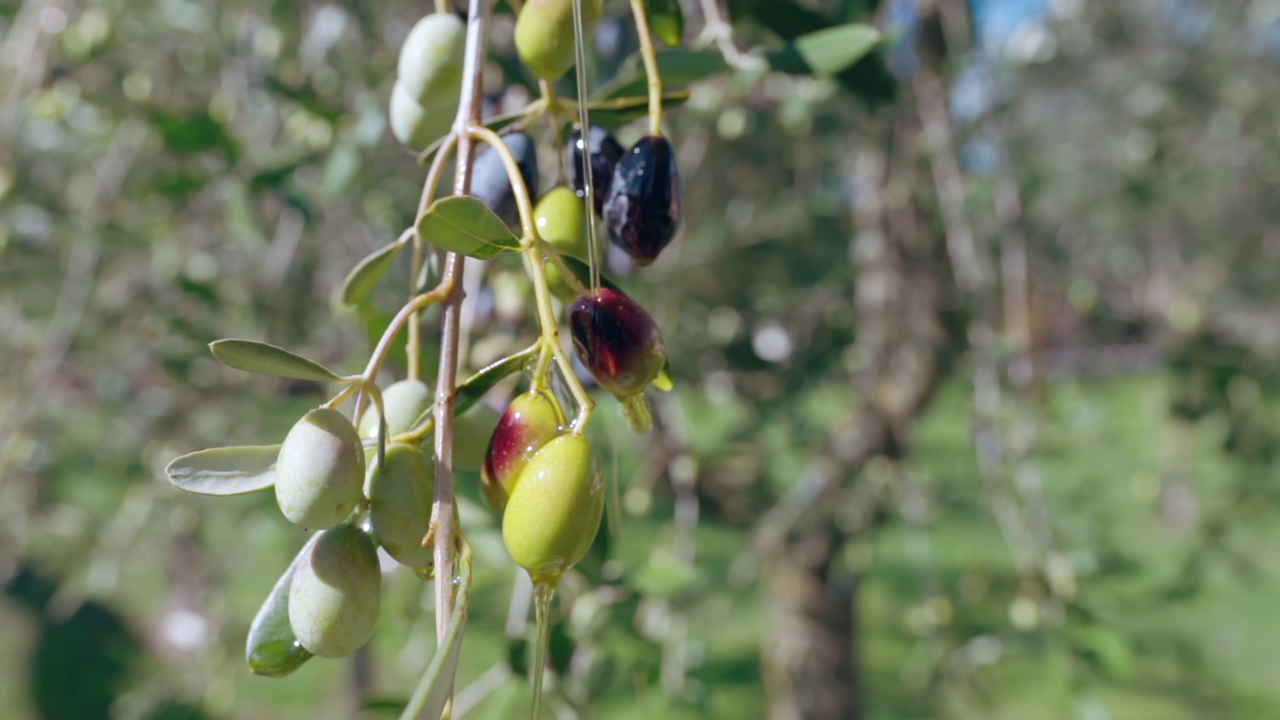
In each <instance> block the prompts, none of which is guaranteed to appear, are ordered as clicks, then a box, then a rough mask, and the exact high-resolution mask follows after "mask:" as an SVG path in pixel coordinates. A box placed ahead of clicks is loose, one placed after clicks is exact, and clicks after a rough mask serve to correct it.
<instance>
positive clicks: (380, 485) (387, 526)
mask: <svg viewBox="0 0 1280 720" xmlns="http://www.w3.org/2000/svg"><path fill="white" fill-rule="evenodd" d="M435 488H436V478H435V468H434V467H432V465H431V461H430V460H429V459H427V456H426V455H424V454H423V453H422V451H421V450H419V449H417V448H415V447H412V446H410V445H404V444H401V443H393V444H391V445H388V446H387V453H386V458H385V459H384V460H383V464H382V465H381V466H378V465H377V464H376V462H375V464H374V466H373V468H372V469H371V470H370V471H369V522H370V523H371V524H372V527H373V534H374V535H375V536H376V537H377V538H378V544H379V545H381V546H382V549H383V550H386V551H387V554H388V555H390V556H391V557H392V558H394V559H395V560H396V562H398V563H400V564H401V565H407V566H408V567H411V568H425V567H430V566H431V547H430V546H427V547H422V538H423V537H424V536H425V535H426V534H427V530H428V529H429V528H430V527H431V503H432V500H433V499H434V498H435Z"/></svg>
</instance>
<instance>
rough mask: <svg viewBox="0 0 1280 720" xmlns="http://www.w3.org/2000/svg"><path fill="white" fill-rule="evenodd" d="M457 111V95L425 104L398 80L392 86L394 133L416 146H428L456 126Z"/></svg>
mask: <svg viewBox="0 0 1280 720" xmlns="http://www.w3.org/2000/svg"><path fill="white" fill-rule="evenodd" d="M457 114H458V98H457V97H456V96H455V97H454V98H453V99H452V100H450V101H447V102H444V103H442V104H439V105H433V106H429V107H423V106H422V105H420V104H419V103H418V101H417V100H414V99H413V97H412V96H411V95H409V93H408V91H406V90H405V89H404V88H402V87H400V83H396V85H395V87H394V88H392V89H391V108H390V115H391V134H392V135H395V136H396V140H399V141H400V142H401V143H402V144H404V145H408V146H409V147H411V148H413V149H414V150H425V149H426V148H427V147H428V146H429V145H431V143H433V142H435V141H436V140H439V139H440V138H441V137H442V136H444V134H445V133H447V132H449V128H450V127H452V126H453V119H454V117H455V116H456V115H457Z"/></svg>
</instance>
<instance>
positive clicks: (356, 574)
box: [289, 526, 382, 657]
mask: <svg viewBox="0 0 1280 720" xmlns="http://www.w3.org/2000/svg"><path fill="white" fill-rule="evenodd" d="M381 603H382V573H381V571H380V569H379V568H378V551H377V549H376V548H375V547H374V545H373V540H372V539H370V538H369V536H368V535H365V534H364V533H363V532H361V531H360V530H358V529H356V528H354V527H350V526H342V527H336V528H333V529H331V530H326V531H325V532H324V534H323V535H321V536H320V539H319V540H317V541H316V544H315V545H314V546H313V547H312V548H311V550H310V552H308V553H307V554H306V556H304V557H303V559H302V563H301V564H300V565H299V566H298V569H297V570H296V571H295V572H294V576H293V581H292V583H291V584H290V586H289V625H290V627H292V628H293V632H294V633H295V634H296V635H297V636H298V642H299V643H301V644H302V646H303V647H304V648H306V649H307V650H308V651H310V652H312V653H315V654H316V655H319V656H320V657H342V656H344V655H350V654H351V653H352V652H354V651H355V650H356V649H357V648H359V647H360V646H361V645H364V644H365V643H366V642H368V641H369V638H370V637H372V635H373V629H374V626H375V625H377V623H378V612H379V610H380V607H379V606H380V605H381Z"/></svg>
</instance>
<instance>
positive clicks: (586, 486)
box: [502, 434, 604, 583]
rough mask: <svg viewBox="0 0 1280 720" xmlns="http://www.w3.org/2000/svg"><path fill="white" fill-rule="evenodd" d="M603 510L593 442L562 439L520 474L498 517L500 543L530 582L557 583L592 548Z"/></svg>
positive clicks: (578, 438) (601, 486)
mask: <svg viewBox="0 0 1280 720" xmlns="http://www.w3.org/2000/svg"><path fill="white" fill-rule="evenodd" d="M603 511H604V482H603V481H602V480H601V479H600V468H599V466H598V465H597V464H596V460H595V456H594V454H593V453H592V451H591V443H590V442H588V441H587V440H586V438H583V437H582V436H580V435H572V434H569V435H561V436H560V437H558V438H556V439H554V440H552V441H551V442H549V443H547V444H546V445H545V446H543V448H542V449H541V450H539V451H538V452H537V453H536V454H535V455H534V456H533V459H531V460H530V461H529V464H528V465H526V466H525V468H524V470H523V471H522V472H521V473H520V479H519V480H518V481H517V482H516V486H515V489H514V490H512V492H511V498H510V500H508V502H507V510H506V513H505V514H504V515H503V516H502V541H503V543H505V544H506V546H507V552H508V553H510V554H511V557H512V559H514V560H515V561H516V563H517V564H518V565H520V566H521V567H523V568H524V569H526V570H528V571H529V575H530V576H532V577H533V580H534V582H551V583H556V582H558V581H559V579H560V576H561V575H562V574H564V572H565V571H566V570H568V569H569V568H570V567H572V566H573V565H574V563H576V562H578V561H579V560H581V559H582V556H583V555H586V554H587V550H589V549H590V548H591V543H592V541H594V540H595V537H596V532H597V531H599V529H600V516H601V514H602V513H603Z"/></svg>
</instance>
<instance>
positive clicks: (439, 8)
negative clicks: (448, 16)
mask: <svg viewBox="0 0 1280 720" xmlns="http://www.w3.org/2000/svg"><path fill="white" fill-rule="evenodd" d="M436 12H438V13H447V12H449V0H436Z"/></svg>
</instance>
